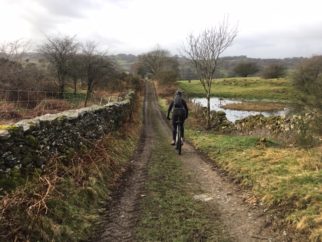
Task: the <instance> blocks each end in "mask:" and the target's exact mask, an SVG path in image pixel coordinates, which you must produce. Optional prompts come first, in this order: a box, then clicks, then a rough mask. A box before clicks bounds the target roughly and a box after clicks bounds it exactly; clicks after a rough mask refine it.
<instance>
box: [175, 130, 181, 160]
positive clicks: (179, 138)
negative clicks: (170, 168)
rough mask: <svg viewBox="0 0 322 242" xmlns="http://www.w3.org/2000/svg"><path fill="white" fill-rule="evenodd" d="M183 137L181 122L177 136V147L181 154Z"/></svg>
mask: <svg viewBox="0 0 322 242" xmlns="http://www.w3.org/2000/svg"><path fill="white" fill-rule="evenodd" d="M181 137H182V134H181V125H180V124H179V125H178V126H177V137H176V149H177V151H178V154H179V155H181V146H182V142H181Z"/></svg>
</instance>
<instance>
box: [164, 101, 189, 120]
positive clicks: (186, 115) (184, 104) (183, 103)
mask: <svg viewBox="0 0 322 242" xmlns="http://www.w3.org/2000/svg"><path fill="white" fill-rule="evenodd" d="M173 104H174V101H172V102H171V103H170V105H169V108H168V115H167V117H170V112H171V110H172V109H173ZM182 105H183V109H184V110H185V117H184V119H186V118H188V111H189V110H188V106H187V103H186V101H185V100H184V99H182Z"/></svg>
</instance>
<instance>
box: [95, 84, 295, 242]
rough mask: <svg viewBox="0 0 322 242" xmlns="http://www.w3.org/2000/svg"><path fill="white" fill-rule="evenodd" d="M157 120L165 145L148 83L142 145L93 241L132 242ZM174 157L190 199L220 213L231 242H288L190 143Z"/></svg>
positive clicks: (167, 133)
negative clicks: (179, 163)
mask: <svg viewBox="0 0 322 242" xmlns="http://www.w3.org/2000/svg"><path fill="white" fill-rule="evenodd" d="M156 122H157V125H158V126H159V127H161V129H162V132H163V133H164V134H165V136H166V137H169V141H170V137H171V130H170V128H169V125H168V123H167V121H166V120H165V119H164V117H163V115H162V114H161V111H160V109H159V105H158V102H157V97H156V92H155V89H154V86H153V85H152V84H151V83H147V85H146V95H145V101H144V128H143V129H144V130H143V137H142V142H141V144H140V148H139V149H138V151H137V154H136V155H135V156H134V159H133V161H132V166H131V171H130V172H129V173H128V174H127V176H126V178H125V179H124V181H123V184H122V189H119V191H118V192H116V193H115V194H114V196H113V197H114V198H113V201H112V203H111V204H110V206H109V209H108V211H107V214H106V217H105V219H104V221H103V226H102V231H100V233H99V234H100V235H99V236H98V239H97V240H96V241H135V234H134V233H135V227H136V224H137V221H138V218H139V215H140V210H139V207H140V206H139V204H140V198H142V196H144V195H143V194H144V184H145V180H146V167H147V164H148V162H149V158H150V157H151V150H152V149H151V147H152V146H153V144H154V143H155V142H156V139H160V138H161V137H160V136H158V135H157V133H156V132H155V128H154V127H155V125H156ZM173 152H174V151H173ZM178 157H179V159H181V160H182V164H183V168H182V169H183V170H184V172H185V173H187V174H189V177H190V180H189V184H192V185H193V186H198V193H195V192H192V193H191V197H193V198H194V199H196V200H198V201H199V202H200V203H206V204H207V206H209V208H211V207H214V208H216V209H217V210H218V211H220V220H221V221H222V222H223V223H224V224H225V226H226V228H227V230H228V233H229V236H230V237H231V238H232V240H233V241H242V242H244V241H245V242H253V241H292V240H290V239H289V238H288V236H287V234H286V232H284V233H283V230H281V231H280V232H273V231H272V229H271V217H270V215H268V214H266V213H265V210H264V208H261V207H255V206H252V205H250V204H249V203H246V202H245V199H247V197H248V194H247V193H245V192H243V191H241V190H240V189H239V188H238V186H236V185H234V184H231V183H230V182H229V180H228V179H226V178H225V177H224V176H222V175H220V173H219V172H218V171H217V170H216V169H214V167H213V166H212V165H211V164H209V163H208V162H206V161H205V160H204V159H203V158H202V156H201V155H199V154H198V152H197V151H195V149H194V148H193V147H192V146H191V145H189V144H187V143H186V144H184V146H183V151H182V155H181V156H178ZM194 191H195V190H194ZM214 219H216V218H214ZM169 241H171V239H170V240H169Z"/></svg>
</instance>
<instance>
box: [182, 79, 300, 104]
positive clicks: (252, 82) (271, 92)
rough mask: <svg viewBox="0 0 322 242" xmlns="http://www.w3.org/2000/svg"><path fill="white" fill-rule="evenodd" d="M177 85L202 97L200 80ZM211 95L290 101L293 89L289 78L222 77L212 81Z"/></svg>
mask: <svg viewBox="0 0 322 242" xmlns="http://www.w3.org/2000/svg"><path fill="white" fill-rule="evenodd" d="M178 85H179V87H180V88H182V89H183V90H184V91H185V92H186V93H188V94H189V95H190V96H194V97H204V96H205V93H204V89H203V87H202V85H201V84H200V81H198V80H193V81H191V82H188V81H179V82H178ZM211 95H212V96H216V97H224V98H241V99H261V100H265V99H267V100H280V101H288V102H291V101H292V100H293V98H294V95H295V91H294V90H293V88H292V85H291V83H290V81H289V80H287V79H284V78H280V79H262V78H259V77H248V78H222V79H217V80H215V81H213V84H212V91H211Z"/></svg>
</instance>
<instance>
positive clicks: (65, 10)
mask: <svg viewBox="0 0 322 242" xmlns="http://www.w3.org/2000/svg"><path fill="white" fill-rule="evenodd" d="M36 2H37V3H38V4H39V5H40V6H42V7H43V8H45V9H46V10H47V12H48V13H49V14H50V15H53V16H63V17H69V18H70V17H83V16H84V13H85V12H86V11H87V10H88V9H92V8H97V7H99V6H100V4H101V1H100V0H96V1H90V0H56V1H53V0H37V1H36Z"/></svg>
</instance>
